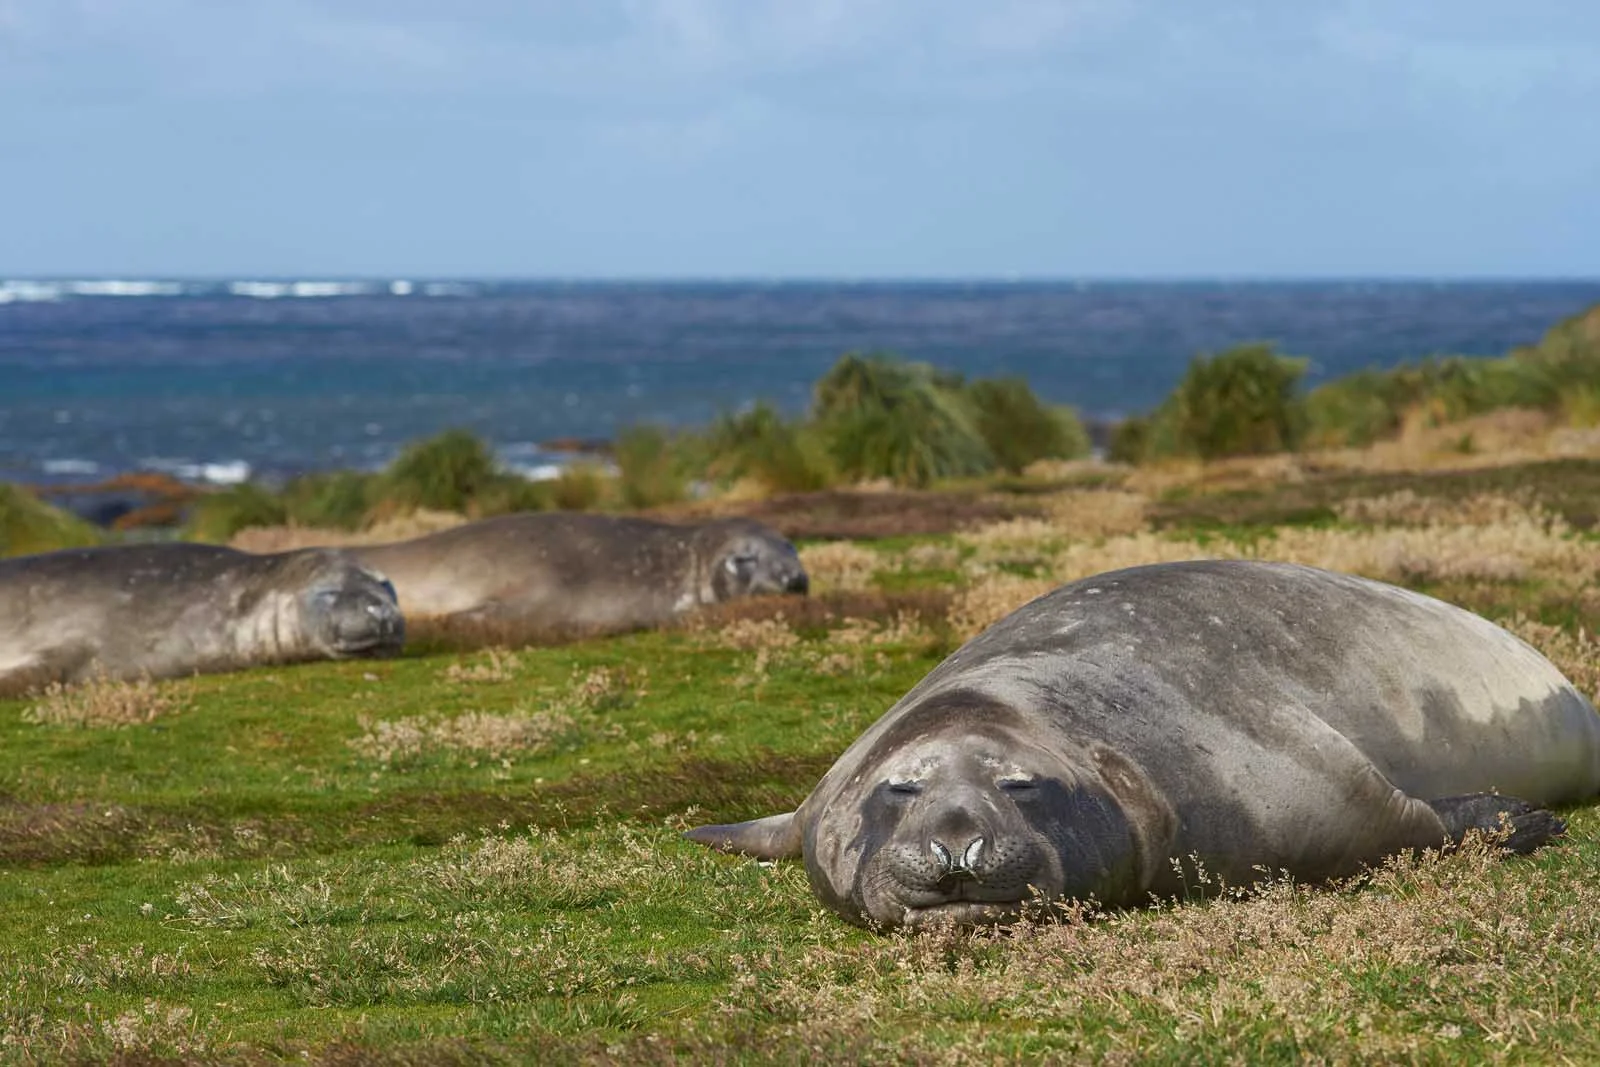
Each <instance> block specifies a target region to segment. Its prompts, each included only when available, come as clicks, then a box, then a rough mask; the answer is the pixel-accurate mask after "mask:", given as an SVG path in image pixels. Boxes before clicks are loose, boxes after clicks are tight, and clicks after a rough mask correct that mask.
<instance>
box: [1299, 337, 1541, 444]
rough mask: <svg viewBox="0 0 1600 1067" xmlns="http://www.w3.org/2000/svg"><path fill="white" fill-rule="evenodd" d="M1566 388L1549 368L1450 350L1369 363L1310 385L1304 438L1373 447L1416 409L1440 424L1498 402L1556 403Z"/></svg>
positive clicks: (1500, 405)
mask: <svg viewBox="0 0 1600 1067" xmlns="http://www.w3.org/2000/svg"><path fill="white" fill-rule="evenodd" d="M1562 392H1563V390H1562V389H1561V388H1560V387H1559V386H1558V378H1557V376H1556V374H1555V373H1554V372H1552V370H1551V369H1550V368H1549V367H1548V366H1545V365H1541V364H1537V363H1533V362H1524V361H1518V360H1514V359H1475V358H1472V357H1467V356H1446V357H1435V358H1431V359H1426V360H1423V361H1421V362H1418V363H1407V364H1402V365H1400V366H1398V367H1394V368H1391V369H1389V370H1377V369H1368V370H1364V371H1359V372H1357V373H1355V374H1352V375H1349V376H1348V377H1345V378H1340V379H1337V380H1335V381H1331V382H1327V383H1325V384H1323V385H1319V386H1318V387H1317V388H1315V389H1313V390H1312V391H1311V393H1310V395H1309V396H1307V397H1306V422H1307V432H1306V443H1307V444H1310V445H1312V446H1315V447H1322V448H1333V447H1340V446H1358V447H1359V446H1363V445H1368V444H1371V443H1372V442H1374V441H1377V440H1380V439H1382V438H1384V437H1388V436H1391V435H1393V434H1394V433H1396V432H1398V430H1399V428H1400V426H1401V424H1402V422H1403V421H1404V419H1405V416H1406V414H1407V413H1408V412H1413V411H1421V412H1424V413H1425V414H1426V421H1428V422H1430V423H1432V424H1435V425H1437V424H1440V423H1446V422H1454V421H1456V420H1459V419H1465V418H1469V417H1471V416H1473V415H1481V414H1483V413H1484V412H1486V411H1493V410H1496V409H1499V408H1510V407H1528V408H1545V409H1551V408H1555V407H1557V406H1559V405H1560V404H1561V395H1562Z"/></svg>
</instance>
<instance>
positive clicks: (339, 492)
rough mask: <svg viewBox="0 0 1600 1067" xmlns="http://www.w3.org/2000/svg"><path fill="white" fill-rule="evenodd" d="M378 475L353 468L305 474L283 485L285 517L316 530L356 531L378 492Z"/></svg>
mask: <svg viewBox="0 0 1600 1067" xmlns="http://www.w3.org/2000/svg"><path fill="white" fill-rule="evenodd" d="M377 483H378V478H377V477H376V476H374V475H371V474H361V473H359V472H357V471H329V472H327V473H320V474H306V475H302V476H301V477H299V478H295V479H293V480H292V481H290V482H289V484H288V485H286V486H284V489H283V502H284V506H285V508H286V509H287V510H288V513H289V519H290V520H291V521H292V522H294V523H296V524H298V525H301V526H315V527H318V528H319V529H337V530H359V529H361V527H362V526H364V525H366V522H367V518H368V513H369V512H370V511H371V510H372V505H373V503H374V498H375V497H376V496H377V493H378V484H377Z"/></svg>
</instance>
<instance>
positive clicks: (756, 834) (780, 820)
mask: <svg viewBox="0 0 1600 1067" xmlns="http://www.w3.org/2000/svg"><path fill="white" fill-rule="evenodd" d="M794 814H795V813H794V812H792V811H786V812H784V813H783V814H782V815H768V816H767V817H766V818H765V819H751V820H750V821H749V822H736V823H730V824H728V825H727V826H696V827H695V828H694V829H693V830H686V831H684V834H683V836H684V837H687V838H688V839H689V840H690V841H695V842H698V843H699V844H702V845H709V846H711V847H712V848H714V849H717V850H718V851H719V852H739V853H742V854H744V855H746V856H754V857H756V858H757V859H762V860H781V859H797V858H799V856H800V854H801V845H800V822H799V820H797V819H796V818H795V817H794Z"/></svg>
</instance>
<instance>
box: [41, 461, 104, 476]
mask: <svg viewBox="0 0 1600 1067" xmlns="http://www.w3.org/2000/svg"><path fill="white" fill-rule="evenodd" d="M39 469H40V470H42V471H44V472H45V473H46V474H99V473H100V464H98V463H96V462H95V461H94V460H92V459H47V460H45V461H44V462H43V463H41V464H39Z"/></svg>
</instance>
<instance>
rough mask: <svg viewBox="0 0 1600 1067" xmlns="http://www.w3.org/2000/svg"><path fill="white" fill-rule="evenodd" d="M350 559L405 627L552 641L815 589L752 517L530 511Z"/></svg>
mask: <svg viewBox="0 0 1600 1067" xmlns="http://www.w3.org/2000/svg"><path fill="white" fill-rule="evenodd" d="M348 551H349V552H351V554H352V555H354V556H355V557H356V558H357V559H359V560H361V561H362V562H363V563H366V564H368V565H370V566H373V567H376V568H378V569H379V570H381V571H383V573H384V574H386V575H388V576H389V579H390V580H391V581H393V582H394V584H395V588H396V589H397V590H399V593H400V607H401V609H402V610H404V611H405V613H406V616H407V618H421V617H433V618H453V619H469V620H480V621H494V622H504V623H514V624H517V625H519V626H522V627H526V628H528V629H531V630H539V631H550V632H556V633H570V634H601V633H616V632H620V631H624V630H632V629H639V628H641V627H646V626H654V625H658V624H660V623H663V622H667V621H669V620H671V619H672V618H674V617H676V616H678V615H680V614H682V613H684V612H686V611H688V610H690V609H692V608H695V607H698V606H700V605H703V604H714V603H718V602H721V601H724V600H732V599H734V598H735V597H743V596H752V595H756V594H765V593H804V592H806V590H807V588H808V585H809V583H808V580H807V577H806V572H805V568H804V567H802V566H801V565H800V557H799V555H798V554H796V552H795V549H794V546H793V545H791V544H790V543H789V542H788V541H786V540H784V538H783V537H782V536H781V535H779V534H778V533H777V532H776V531H774V530H773V529H771V528H770V527H768V526H764V525H762V524H761V523H759V522H756V521H754V520H752V519H717V520H714V521H711V522H705V523H700V524H698V525H685V526H679V525H674V524H671V523H665V522H655V521H652V520H649V519H639V518H631V517H622V516H611V515H587V514H581V513H571V512H535V513H529V514H518V515H502V516H500V517H498V518H493V519H482V520H480V521H478V522H470V523H467V524H465V525H463V526H457V527H454V528H452V529H449V530H441V531H440V532H438V533H434V534H428V535H427V536H425V537H418V538H416V539H414V540H410V541H401V542H398V543H395V544H389V545H371V546H364V547H359V548H351V549H349V550H348Z"/></svg>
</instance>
